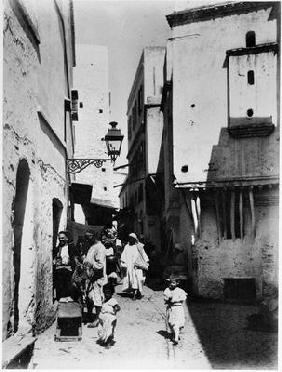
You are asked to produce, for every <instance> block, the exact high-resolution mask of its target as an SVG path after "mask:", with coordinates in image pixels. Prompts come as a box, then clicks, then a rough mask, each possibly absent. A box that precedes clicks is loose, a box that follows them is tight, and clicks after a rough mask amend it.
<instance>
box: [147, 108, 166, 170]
mask: <svg viewBox="0 0 282 372" xmlns="http://www.w3.org/2000/svg"><path fill="white" fill-rule="evenodd" d="M162 130H163V114H162V111H161V109H160V107H151V108H148V109H147V142H146V145H147V154H148V155H147V156H148V157H147V160H148V162H147V164H148V166H147V170H146V171H147V174H150V173H156V172H157V169H158V164H159V159H160V151H161V144H162Z"/></svg>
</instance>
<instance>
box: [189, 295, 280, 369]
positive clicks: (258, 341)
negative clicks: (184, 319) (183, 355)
mask: <svg viewBox="0 0 282 372" xmlns="http://www.w3.org/2000/svg"><path fill="white" fill-rule="evenodd" d="M188 309H189V314H190V318H191V320H192V321H193V323H194V327H195V329H196V331H197V333H198V337H199V339H200V342H201V344H202V347H203V349H204V352H205V355H206V357H207V358H208V359H209V362H210V363H211V365H212V368H215V369H253V368H255V369H275V368H277V363H278V361H277V358H278V334H277V333H270V332H257V331H252V330H249V329H247V319H246V318H247V317H248V316H249V315H251V314H253V313H254V312H256V307H255V306H244V305H234V304H223V303H218V302H211V301H201V302H196V301H193V302H190V301H189V304H188Z"/></svg>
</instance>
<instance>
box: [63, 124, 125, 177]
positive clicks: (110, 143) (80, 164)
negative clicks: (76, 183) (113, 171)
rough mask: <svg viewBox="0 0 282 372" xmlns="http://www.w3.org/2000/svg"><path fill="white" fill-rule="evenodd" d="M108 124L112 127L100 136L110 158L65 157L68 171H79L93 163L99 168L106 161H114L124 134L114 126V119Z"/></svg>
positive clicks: (118, 154) (118, 153)
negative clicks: (103, 135) (103, 136)
mask: <svg viewBox="0 0 282 372" xmlns="http://www.w3.org/2000/svg"><path fill="white" fill-rule="evenodd" d="M109 125H111V127H112V128H110V129H108V133H107V134H106V135H105V138H102V141H105V142H106V145H107V150H108V156H109V157H110V159H89V158H88V159H67V166H68V172H69V173H80V172H81V171H83V169H85V168H87V167H88V166H89V165H95V167H96V168H101V167H102V165H103V164H104V163H105V162H106V161H109V160H111V161H112V162H113V163H114V162H115V161H116V158H117V157H118V156H120V151H121V143H122V140H123V137H124V136H123V134H121V130H120V129H117V128H116V127H117V125H118V123H117V122H116V121H111V122H110V123H109Z"/></svg>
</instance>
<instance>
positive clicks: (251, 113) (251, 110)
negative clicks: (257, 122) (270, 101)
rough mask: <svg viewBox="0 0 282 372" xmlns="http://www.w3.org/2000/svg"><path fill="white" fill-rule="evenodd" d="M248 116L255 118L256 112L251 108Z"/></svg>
mask: <svg viewBox="0 0 282 372" xmlns="http://www.w3.org/2000/svg"><path fill="white" fill-rule="evenodd" d="M247 116H248V117H249V118H251V117H253V116H254V110H253V109H251V108H249V109H248V110H247Z"/></svg>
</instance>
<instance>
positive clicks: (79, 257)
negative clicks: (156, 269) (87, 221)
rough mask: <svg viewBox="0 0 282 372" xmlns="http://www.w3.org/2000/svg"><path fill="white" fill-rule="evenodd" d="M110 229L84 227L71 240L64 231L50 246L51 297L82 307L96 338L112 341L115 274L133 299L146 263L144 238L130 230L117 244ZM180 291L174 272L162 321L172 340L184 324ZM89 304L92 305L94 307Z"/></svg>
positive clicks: (139, 290) (116, 308)
mask: <svg viewBox="0 0 282 372" xmlns="http://www.w3.org/2000/svg"><path fill="white" fill-rule="evenodd" d="M116 238H117V237H116V234H115V233H113V232H112V231H110V230H104V231H103V233H102V234H97V233H96V234H94V233H92V232H91V231H87V232H86V234H85V236H84V239H83V240H79V242H78V244H77V245H76V246H75V245H74V244H73V243H72V242H71V241H70V240H69V237H68V233H67V232H66V231H60V232H59V234H58V240H59V244H58V246H57V247H56V248H55V249H54V251H53V260H54V284H55V285H54V287H55V291H56V299H57V300H58V301H61V302H65V301H77V302H80V303H81V305H82V306H83V305H84V304H85V305H86V308H87V319H86V322H87V323H88V325H87V326H88V327H90V328H92V327H98V336H99V340H98V342H99V343H100V344H102V345H109V344H111V343H113V342H114V331H115V327H116V321H117V318H116V313H117V312H118V311H119V310H120V306H119V305H118V302H117V300H116V299H115V298H113V294H114V292H115V285H116V284H117V283H118V279H119V278H120V279H122V280H123V291H124V292H127V293H129V294H130V295H131V296H132V298H133V299H134V300H137V299H141V298H142V297H143V286H144V282H145V279H146V272H147V270H148V267H149V259H148V255H147V254H146V252H145V249H144V244H143V243H141V242H140V241H139V239H138V238H137V235H136V234H135V233H131V234H129V236H128V243H127V244H126V245H125V246H124V248H123V249H122V250H121V249H119V248H121V247H120V245H119V244H116V242H117V239H116ZM186 296H187V295H186V292H184V291H183V290H182V289H180V288H178V282H177V280H176V279H175V278H170V284H169V286H168V288H167V289H166V290H165V291H164V300H165V304H166V310H167V311H166V316H167V325H168V329H169V331H170V333H171V336H172V339H173V341H174V343H175V344H177V343H178V340H179V332H180V330H181V328H183V326H184V309H183V306H182V304H183V302H184V301H185V299H186ZM94 310H95V311H94Z"/></svg>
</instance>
